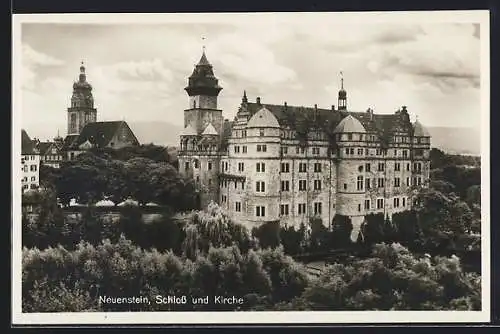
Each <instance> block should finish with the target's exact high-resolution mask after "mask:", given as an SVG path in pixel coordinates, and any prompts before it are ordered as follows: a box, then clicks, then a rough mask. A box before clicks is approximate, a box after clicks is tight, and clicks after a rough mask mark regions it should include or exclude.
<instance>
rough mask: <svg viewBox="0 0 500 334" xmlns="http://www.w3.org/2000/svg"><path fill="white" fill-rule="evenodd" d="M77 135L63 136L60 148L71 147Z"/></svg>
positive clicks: (66, 148)
mask: <svg viewBox="0 0 500 334" xmlns="http://www.w3.org/2000/svg"><path fill="white" fill-rule="evenodd" d="M78 137H79V135H67V136H66V137H65V138H64V141H63V145H62V148H61V150H63V151H64V150H68V149H70V148H71V147H73V144H74V143H75V141H76V140H77V139H78Z"/></svg>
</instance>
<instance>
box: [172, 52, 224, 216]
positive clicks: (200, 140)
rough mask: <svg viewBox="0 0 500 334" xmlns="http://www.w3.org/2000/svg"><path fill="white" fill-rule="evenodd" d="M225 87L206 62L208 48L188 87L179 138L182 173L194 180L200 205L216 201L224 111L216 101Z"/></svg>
mask: <svg viewBox="0 0 500 334" xmlns="http://www.w3.org/2000/svg"><path fill="white" fill-rule="evenodd" d="M221 90H222V87H220V86H219V80H218V79H217V78H216V77H215V75H214V71H213V68H212V65H211V64H210V62H209V61H208V59H207V56H206V54H205V48H204V47H203V53H202V55H201V58H200V61H199V62H198V64H196V65H195V68H194V70H193V73H192V74H191V76H189V78H188V85H187V87H186V88H185V91H186V92H187V94H188V96H189V108H188V109H186V110H184V130H183V131H182V133H181V136H180V144H181V145H180V146H181V150H180V152H179V155H178V158H179V172H180V173H181V174H183V175H185V176H189V177H192V178H193V179H194V180H195V183H196V186H197V191H198V195H199V196H198V200H199V204H200V206H202V207H206V205H207V204H208V203H210V201H214V202H217V199H218V191H219V190H218V189H219V187H218V185H219V183H218V179H217V174H218V171H219V164H220V154H221V152H220V144H221V138H222V135H223V133H224V129H223V126H224V119H223V116H222V110H220V109H218V108H217V98H218V96H219V93H220V91H221Z"/></svg>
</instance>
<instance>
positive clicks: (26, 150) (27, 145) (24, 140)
mask: <svg viewBox="0 0 500 334" xmlns="http://www.w3.org/2000/svg"><path fill="white" fill-rule="evenodd" d="M36 153H37V152H36V150H35V143H34V142H33V140H31V138H30V136H28V133H27V132H26V131H25V130H24V129H22V130H21V154H36Z"/></svg>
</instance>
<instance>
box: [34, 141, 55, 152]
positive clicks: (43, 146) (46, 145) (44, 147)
mask: <svg viewBox="0 0 500 334" xmlns="http://www.w3.org/2000/svg"><path fill="white" fill-rule="evenodd" d="M53 144H54V143H52V142H50V141H46V142H39V143H38V145H37V148H38V151H39V152H40V155H46V154H49V153H50V152H48V151H49V149H50V148H51V147H52V145H53Z"/></svg>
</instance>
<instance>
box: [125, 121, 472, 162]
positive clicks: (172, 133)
mask: <svg viewBox="0 0 500 334" xmlns="http://www.w3.org/2000/svg"><path fill="white" fill-rule="evenodd" d="M129 125H130V127H131V128H132V130H133V131H134V133H135V135H136V136H137V139H138V140H139V142H141V143H142V144H148V143H154V144H157V145H164V146H175V147H177V146H178V145H179V134H180V132H181V131H182V126H179V125H174V124H171V123H168V122H161V121H158V122H129ZM428 130H429V132H430V133H431V136H432V138H431V144H432V147H436V148H439V149H440V150H443V151H445V152H447V153H451V154H464V155H480V151H481V145H480V134H479V131H478V130H475V129H469V128H450V127H428Z"/></svg>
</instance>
